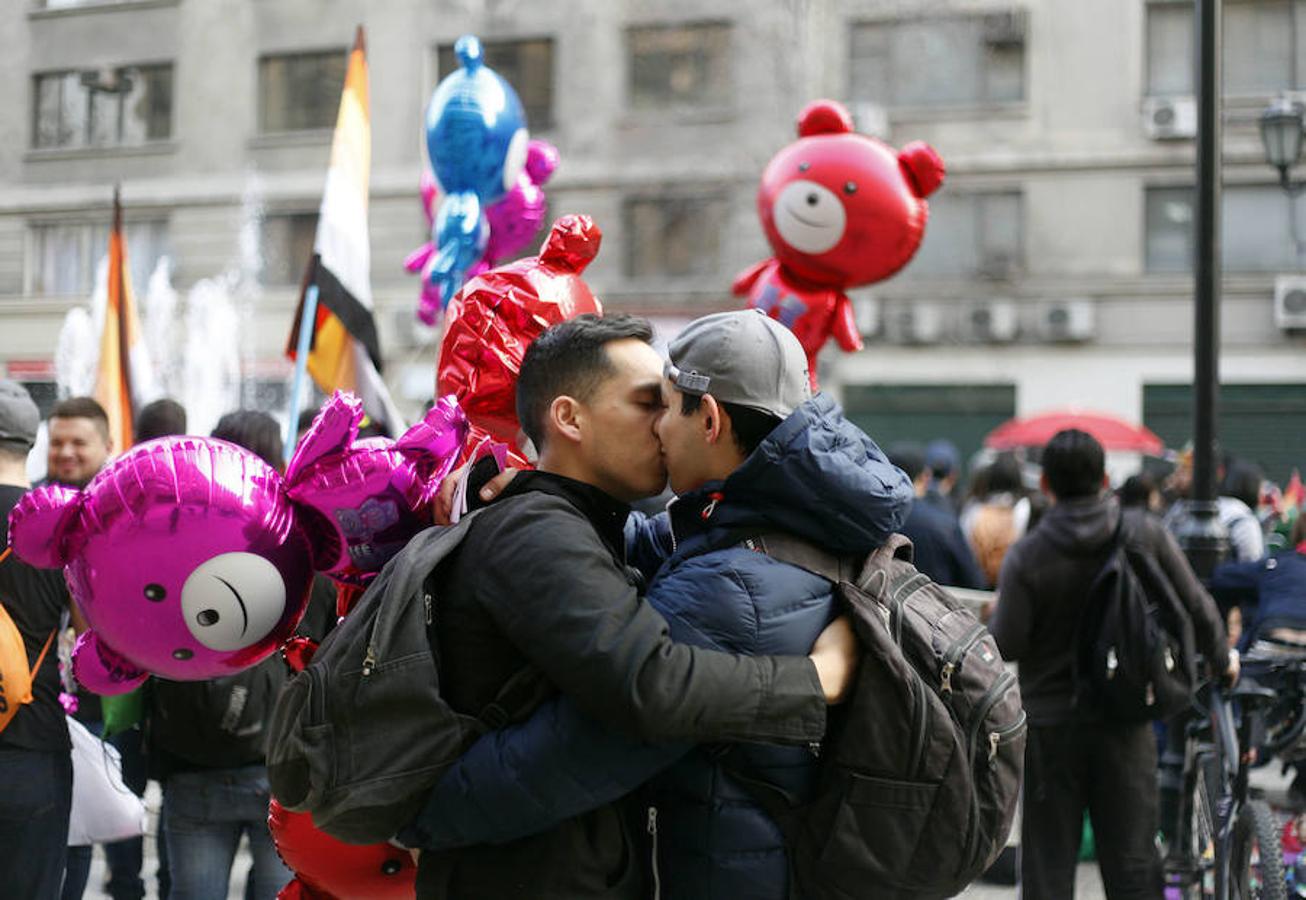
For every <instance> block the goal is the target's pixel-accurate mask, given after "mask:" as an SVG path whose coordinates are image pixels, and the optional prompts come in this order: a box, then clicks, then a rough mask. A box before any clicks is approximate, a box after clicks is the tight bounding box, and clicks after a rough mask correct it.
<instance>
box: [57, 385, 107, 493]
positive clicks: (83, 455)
mask: <svg viewBox="0 0 1306 900" xmlns="http://www.w3.org/2000/svg"><path fill="white" fill-rule="evenodd" d="M49 429H50V451H49V455H48V463H47V465H48V469H47V472H46V480H47V481H52V482H55V483H56V484H66V485H68V486H69V487H76V488H83V487H86V485H88V484H90V481H91V479H92V478H94V477H95V474H96V473H97V472H99V471H100V469H102V468H104V464H105V463H106V462H108V460H109V455H110V454H111V453H113V450H114V447H113V439H112V438H111V437H110V436H109V414H108V413H106V412H105V411H104V407H103V406H101V405H100V404H99V403H97V402H96V401H95V398H93V397H69V398H68V399H67V400H60V401H59V402H58V403H56V404H55V405H54V409H52V410H50V419H49Z"/></svg>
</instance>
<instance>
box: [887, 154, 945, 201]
mask: <svg viewBox="0 0 1306 900" xmlns="http://www.w3.org/2000/svg"><path fill="white" fill-rule="evenodd" d="M898 165H899V166H901V167H902V173H903V175H905V176H906V177H907V180H908V181H909V182H911V186H912V191H913V193H915V194H916V196H917V197H928V196H929V195H930V194H933V193H934V192H935V191H937V190H938V189H939V185H941V184H943V177H944V175H945V174H947V170H946V169H945V168H944V166H943V158H942V157H941V156H939V154H938V151H936V150H935V149H934V148H933V147H931V146H930V145H929V144H927V143H925V142H924V141H912V142H911V143H910V144H908V145H907V146H905V147H903V148H902V150H901V151H900V152H899V153H898Z"/></svg>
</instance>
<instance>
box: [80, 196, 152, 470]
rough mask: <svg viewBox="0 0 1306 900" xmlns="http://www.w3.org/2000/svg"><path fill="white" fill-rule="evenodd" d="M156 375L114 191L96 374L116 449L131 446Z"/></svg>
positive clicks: (99, 394)
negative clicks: (136, 413) (136, 414)
mask: <svg viewBox="0 0 1306 900" xmlns="http://www.w3.org/2000/svg"><path fill="white" fill-rule="evenodd" d="M152 384H153V373H152V370H151V368H150V359H149V354H148V352H147V351H146V347H145V341H144V339H143V338H142V336H141V322H140V318H139V316H138V315H137V313H136V298H135V296H134V295H133V293H132V285H131V269H130V268H129V267H128V265H127V242H126V240H125V239H124V238H123V232H122V202H121V199H120V198H119V194H118V189H117V188H116V187H115V188H114V190H113V227H112V228H111V229H110V231H109V283H108V298H107V300H106V302H105V308H104V330H103V331H102V332H100V362H99V369H98V372H97V373H96V376H95V391H94V394H95V399H96V400H98V401H99V402H100V405H101V406H103V407H104V410H105V412H107V413H108V414H109V437H110V439H111V440H112V441H113V451H114V452H115V453H121V452H122V451H124V450H126V449H127V448H128V447H130V446H131V445H132V424H133V423H132V413H133V410H134V408H135V407H136V406H137V405H139V404H140V403H142V402H143V400H144V399H145V395H146V394H147V393H148V392H149V391H150V390H151V388H152Z"/></svg>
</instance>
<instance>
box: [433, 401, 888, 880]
mask: <svg viewBox="0 0 1306 900" xmlns="http://www.w3.org/2000/svg"><path fill="white" fill-rule="evenodd" d="M911 499H912V488H911V483H910V482H909V481H908V480H907V478H906V476H905V475H903V473H902V472H901V471H899V470H898V469H896V468H895V467H893V466H892V465H891V464H890V463H889V462H888V461H887V460H886V459H885V456H884V454H883V453H882V452H881V451H880V449H879V448H878V447H877V446H876V445H875V443H874V442H873V441H871V440H870V438H868V437H867V436H866V435H865V434H864V433H863V432H862V431H861V430H859V429H858V428H857V427H856V426H854V425H853V424H852V423H850V422H849V421H848V420H847V419H845V418H844V417H843V414H842V412H841V411H840V409H839V407H838V405H837V404H836V403H835V402H834V401H833V400H832V399H831V398H829V397H828V396H826V395H824V394H821V395H818V396H816V397H814V398H813V399H811V400H809V401H808V402H806V403H804V404H803V406H801V407H800V408H799V409H798V410H796V411H795V412H794V413H793V415H791V416H790V417H789V418H788V419H786V420H785V421H784V422H783V423H782V424H781V425H779V426H778V427H777V428H776V429H775V430H774V431H773V432H772V433H771V434H770V435H769V436H768V437H767V438H766V440H764V441H763V442H762V444H761V445H760V446H759V447H758V448H757V450H756V451H754V453H753V454H752V455H750V456H749V458H748V459H747V460H746V461H745V462H744V464H743V465H741V466H740V467H739V468H738V469H736V470H735V472H733V473H732V474H731V475H730V477H728V478H727V479H726V480H725V481H724V482H714V483H709V484H706V485H703V486H702V487H701V488H699V489H698V490H695V491H693V492H690V493H688V494H685V495H684V496H682V497H679V498H677V499H676V500H674V501H673V502H672V503H671V505H670V506H669V516H668V515H667V514H664V515H661V516H658V517H656V518H655V519H652V520H645V521H640V520H637V519H635V518H634V517H632V522H631V523H630V524H629V525H628V526H627V536H628V544H629V545H630V548H631V550H632V551H640V553H639V555H641V556H642V557H643V558H640V559H636V558H632V559H631V562H636V563H642V564H643V565H645V566H648V565H649V563H650V556H649V554H650V551H651V552H652V559H653V560H654V561H655V560H656V558H657V557H658V555H659V553H658V551H659V550H660V551H661V552H662V553H665V552H666V551H667V550H670V556H669V557H668V558H666V559H665V560H664V561H663V562H662V564H661V566H660V568H658V569H657V572H656V575H655V576H654V577H653V579H652V582H651V583H650V585H649V590H648V594H647V599H648V601H649V602H650V603H651V604H652V605H653V606H654V607H656V608H657V609H658V610H659V611H660V612H661V613H662V614H663V616H664V617H665V618H666V620H667V624H668V626H669V628H670V630H671V634H672V636H673V637H674V638H675V639H676V640H677V641H680V642H684V643H691V644H697V645H699V646H704V647H713V648H717V649H721V650H726V651H730V652H734V653H740V654H748V655H795V656H805V655H806V654H807V653H808V652H809V651H810V649H811V646H812V643H813V642H814V641H815V639H816V637H817V635H818V634H819V633H820V632H821V630H822V629H823V628H824V627H825V626H826V625H827V624H828V623H829V621H830V619H831V618H832V617H833V609H832V598H831V587H830V584H829V582H827V581H825V580H824V579H822V578H819V577H817V576H815V575H812V574H810V573H809V572H807V571H805V570H802V569H799V568H797V567H794V566H791V565H789V564H787V563H782V562H779V561H777V560H775V559H772V558H771V557H769V556H765V555H763V554H761V553H757V552H755V551H752V550H749V549H746V548H745V547H743V546H741V545H740V540H741V538H742V536H745V535H748V534H762V533H767V532H775V531H783V532H787V533H791V534H795V535H798V536H800V537H803V538H806V539H807V540H810V541H812V542H813V543H815V544H817V545H819V546H821V547H823V548H825V549H827V550H829V551H830V552H832V553H836V554H840V555H854V554H856V555H862V554H866V553H868V552H870V551H871V550H872V549H874V548H875V547H877V546H879V545H880V544H881V543H883V541H884V540H885V538H886V537H887V536H888V535H889V534H891V533H892V532H893V531H895V530H896V529H897V528H898V527H899V526H900V525H901V524H902V522H903V519H904V518H905V516H906V514H907V510H908V509H909V507H910V504H911ZM727 749H729V757H728V760H729V762H728V764H729V766H730V767H731V768H732V769H738V770H743V771H747V772H748V773H749V774H750V775H751V776H754V777H758V778H761V779H764V780H767V781H769V782H771V783H774V784H776V785H778V786H781V787H783V788H784V789H785V790H787V791H789V792H790V793H792V794H795V795H797V796H799V797H802V796H805V795H807V794H809V793H810V790H811V787H812V780H813V777H814V775H815V762H816V760H815V757H813V755H812V753H811V751H810V750H809V748H806V747H784V746H779V745H764V744H749V745H743V744H740V745H734V747H733V748H723V747H713V746H702V747H686V746H668V745H647V744H642V743H640V742H638V741H636V740H633V739H632V738H631V737H629V736H625V735H621V734H618V733H615V732H612V731H609V730H608V729H606V728H604V727H603V726H602V724H600V723H595V722H591V721H589V720H587V719H585V717H584V716H582V715H580V714H579V713H578V712H576V711H575V709H574V708H572V707H571V705H570V703H568V702H567V701H566V700H565V699H559V700H555V701H553V702H550V703H548V704H546V705H545V706H544V707H542V708H541V709H539V710H537V712H536V713H535V714H534V715H533V716H532V718H531V719H530V720H528V721H527V722H525V723H522V724H520V725H516V726H513V727H511V728H508V729H505V730H503V731H500V732H496V733H494V734H491V735H487V736H486V737H485V738H482V739H481V740H480V741H478V742H477V743H476V744H475V745H473V747H472V748H471V750H469V751H468V753H467V754H465V755H464V756H463V757H462V759H461V760H460V761H459V762H458V763H457V764H456V765H455V767H454V768H453V769H452V770H450V772H449V773H447V774H446V775H445V777H444V778H443V780H442V781H441V783H440V785H438V786H437V788H436V790H435V793H434V794H433V796H432V798H431V800H430V801H429V802H428V804H427V807H426V809H427V810H428V814H426V815H424V822H423V830H424V831H425V833H426V834H427V835H429V836H430V839H431V842H432V845H439V844H443V845H445V846H457V845H462V844H469V843H483V842H497V841H505V840H510V839H513V838H516V837H519V836H521V835H524V834H529V833H532V832H534V831H536V830H540V829H542V828H544V827H546V826H549V825H552V824H554V823H556V822H558V821H560V820H562V819H565V818H568V817H570V816H572V815H576V814H578V813H579V812H582V811H584V810H586V809H589V808H592V807H594V806H597V805H599V804H601V803H605V802H610V801H611V800H613V799H615V798H616V797H619V796H622V795H624V794H628V793H630V792H631V791H634V790H635V789H636V788H638V787H639V786H640V785H641V784H645V785H646V786H645V788H644V790H643V791H642V792H640V793H639V794H637V795H636V796H637V798H638V799H639V801H640V802H641V804H643V810H644V815H645V817H646V821H647V825H648V830H649V833H650V837H651V838H655V839H656V840H655V843H656V848H657V858H658V866H657V869H658V876H659V877H658V880H659V882H660V892H661V894H660V895H661V897H663V898H710V897H718V898H719V897H738V898H743V897H747V898H750V900H766V898H777V900H780V898H785V897H787V896H788V870H787V865H786V861H785V852H784V845H783V840H782V838H781V835H780V834H779V831H778V830H777V829H776V827H775V825H774V824H773V823H772V822H771V820H770V819H769V818H768V817H767V816H766V815H765V813H763V812H762V810H761V809H760V808H758V806H757V805H756V804H755V803H754V802H753V800H752V799H751V797H750V796H749V795H748V794H747V792H746V791H745V790H744V789H743V788H741V787H740V786H739V785H738V784H737V783H735V782H734V781H733V780H732V779H731V778H730V777H729V776H728V775H727V774H726V773H725V771H724V766H723V760H722V755H723V753H725V751H726V750H727Z"/></svg>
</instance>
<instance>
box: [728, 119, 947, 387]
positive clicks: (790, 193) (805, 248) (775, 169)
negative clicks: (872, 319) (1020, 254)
mask: <svg viewBox="0 0 1306 900" xmlns="http://www.w3.org/2000/svg"><path fill="white" fill-rule="evenodd" d="M798 135H799V138H798V140H797V141H795V142H794V143H792V144H790V145H789V146H788V147H785V148H784V149H783V150H781V151H780V152H779V153H777V154H776V155H775V157H774V158H773V159H772V160H771V162H770V163H769V164H768V165H767V167H766V170H765V171H764V172H763V173H762V180H761V183H760V185H759V186H758V191H757V212H758V216H759V218H760V219H761V220H762V228H763V230H764V231H765V232H766V239H767V241H768V242H769V243H770V245H771V249H772V251H773V252H774V253H775V256H774V257H772V258H771V259H767V260H763V261H762V262H760V263H758V264H757V265H755V266H753V267H752V268H750V269H748V270H746V271H744V272H743V273H741V274H740V275H739V276H738V277H737V278H736V279H735V282H734V285H733V290H734V292H735V294H737V295H740V296H747V297H748V305H749V306H751V307H756V308H757V309H761V310H764V311H765V312H766V313H767V314H768V315H770V316H771V317H772V318H773V319H776V320H778V321H780V322H782V323H784V324H785V325H786V326H787V327H789V328H790V329H791V330H792V331H793V332H794V334H795V335H797V337H798V340H799V341H800V342H801V343H802V345H803V349H804V350H806V351H807V358H808V371H809V372H810V373H811V379H812V387H813V389H815V388H816V387H817V383H816V355H817V353H818V352H819V351H820V349H821V347H822V346H823V345H824V344H825V342H826V340H827V339H828V338H830V337H831V336H833V337H834V338H835V340H836V341H837V342H838V344H839V346H840V347H842V348H843V349H844V350H847V351H849V352H851V351H854V350H860V349H861V348H862V341H861V337H860V336H859V334H858V332H857V327H856V324H855V323H854V321H853V314H852V305H851V303H850V302H849V300H848V297H847V295H846V294H845V293H844V291H846V290H847V289H848V288H852V287H857V286H860V285H866V284H872V283H873V282H876V281H882V280H884V279H885V278H888V277H889V276H891V275H893V274H894V273H895V272H897V271H898V270H899V269H901V268H902V267H903V266H905V265H906V264H907V263H908V262H909V261H910V260H911V258H912V256H913V255H915V253H916V250H917V248H919V247H920V244H921V240H922V238H923V237H924V235H925V221H926V218H927V217H928V215H929V206H928V204H927V203H926V202H925V198H926V197H927V196H929V195H930V194H931V193H933V192H934V191H935V190H936V189H937V188H938V187H939V185H941V184H942V183H943V176H944V167H943V160H941V159H940V158H939V155H938V153H936V152H935V151H934V148H932V147H930V146H929V145H928V144H925V143H922V142H919V141H917V142H913V143H911V144H908V145H907V146H905V147H903V149H902V150H901V151H900V152H894V150H893V148H892V147H890V146H888V145H887V144H885V143H884V142H883V141H879V140H876V139H875V138H872V137H868V136H867V135H864V134H857V133H856V132H854V131H853V124H852V117H851V116H849V115H848V111H847V110H846V109H844V107H843V106H842V105H840V104H838V103H836V102H834V101H833V100H817V101H816V102H814V103H811V104H809V105H808V106H807V107H806V108H805V109H804V110H803V111H802V113H800V114H799V117H798Z"/></svg>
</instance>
